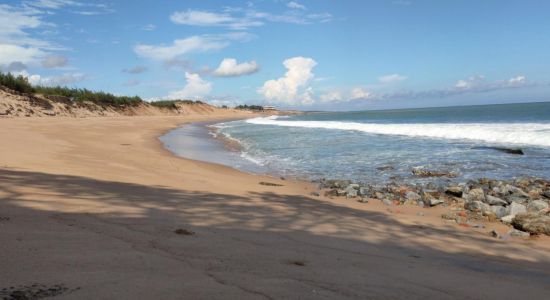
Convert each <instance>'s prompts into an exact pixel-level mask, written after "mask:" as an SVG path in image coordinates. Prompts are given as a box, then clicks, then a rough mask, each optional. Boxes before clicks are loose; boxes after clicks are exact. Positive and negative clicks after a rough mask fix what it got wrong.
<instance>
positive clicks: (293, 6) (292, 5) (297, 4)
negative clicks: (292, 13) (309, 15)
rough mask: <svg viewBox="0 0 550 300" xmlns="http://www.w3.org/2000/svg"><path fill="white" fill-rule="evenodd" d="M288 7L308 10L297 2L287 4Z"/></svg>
mask: <svg viewBox="0 0 550 300" xmlns="http://www.w3.org/2000/svg"><path fill="white" fill-rule="evenodd" d="M286 6H287V7H288V8H292V9H306V7H305V6H304V5H302V4H300V3H298V2H296V1H290V2H288V3H287V4H286Z"/></svg>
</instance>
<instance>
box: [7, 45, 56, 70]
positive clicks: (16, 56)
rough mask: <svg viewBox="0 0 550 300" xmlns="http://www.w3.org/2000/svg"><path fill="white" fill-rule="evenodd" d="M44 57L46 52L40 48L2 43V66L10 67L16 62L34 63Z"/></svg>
mask: <svg viewBox="0 0 550 300" xmlns="http://www.w3.org/2000/svg"><path fill="white" fill-rule="evenodd" d="M44 55H46V52H44V51H43V50H41V49H39V48H35V47H23V46H18V45H12V44H2V43H0V65H8V64H10V63H12V62H16V61H19V62H22V63H24V64H29V63H34V62H36V61H37V60H38V59H39V58H40V57H43V56H44Z"/></svg>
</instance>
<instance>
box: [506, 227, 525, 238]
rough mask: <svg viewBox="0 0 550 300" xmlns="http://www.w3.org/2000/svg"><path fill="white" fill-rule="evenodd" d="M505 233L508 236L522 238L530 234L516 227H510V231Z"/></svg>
mask: <svg viewBox="0 0 550 300" xmlns="http://www.w3.org/2000/svg"><path fill="white" fill-rule="evenodd" d="M507 234H508V235H509V236H515V237H522V238H525V237H530V236H531V234H530V233H529V232H525V231H521V230H517V229H510V231H508V233H507Z"/></svg>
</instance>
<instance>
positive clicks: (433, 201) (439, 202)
mask: <svg viewBox="0 0 550 300" xmlns="http://www.w3.org/2000/svg"><path fill="white" fill-rule="evenodd" d="M442 203H445V201H443V200H441V199H430V206H436V205H439V204H442Z"/></svg>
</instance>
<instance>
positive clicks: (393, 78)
mask: <svg viewBox="0 0 550 300" xmlns="http://www.w3.org/2000/svg"><path fill="white" fill-rule="evenodd" d="M405 79H407V77H406V76H403V75H399V74H389V75H384V76H380V77H378V81H380V82H381V83H386V84H390V83H395V82H399V81H403V80H405Z"/></svg>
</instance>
